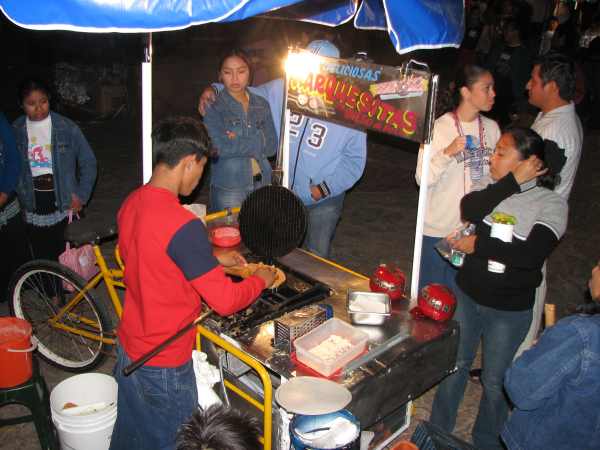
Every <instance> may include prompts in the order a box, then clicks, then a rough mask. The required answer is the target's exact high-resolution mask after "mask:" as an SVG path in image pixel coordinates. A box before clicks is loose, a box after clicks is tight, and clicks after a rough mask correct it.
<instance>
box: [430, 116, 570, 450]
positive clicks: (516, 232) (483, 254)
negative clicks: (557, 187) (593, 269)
mask: <svg viewBox="0 0 600 450" xmlns="http://www.w3.org/2000/svg"><path fill="white" fill-rule="evenodd" d="M565 160H566V158H565V157H564V152H562V151H561V150H559V149H558V147H556V145H555V144H554V143H552V142H550V141H543V140H542V138H541V137H540V136H539V135H538V134H537V133H535V132H534V131H532V130H530V129H526V128H513V129H511V130H508V131H507V132H505V133H504V134H503V135H502V136H501V138H500V140H499V141H498V144H497V145H496V149H495V151H494V154H493V155H492V158H491V160H490V176H491V178H492V183H491V184H489V185H488V187H487V188H485V189H483V190H481V191H475V192H471V193H469V194H467V195H466V196H465V197H464V198H463V199H462V202H461V212H462V218H463V220H464V221H467V222H470V223H473V224H475V225H476V234H475V235H473V236H467V237H464V238H462V239H459V240H457V241H455V242H453V247H454V248H456V249H458V250H461V251H463V252H464V253H466V254H467V257H466V258H465V262H464V265H463V266H462V267H461V269H460V270H459V273H458V275H457V279H456V281H457V285H458V287H459V289H458V290H457V292H456V294H457V298H458V307H457V311H456V314H455V316H454V319H455V320H457V321H458V322H459V324H460V342H459V349H458V355H457V361H456V365H457V371H456V372H455V373H453V374H452V375H450V376H449V377H448V378H446V379H445V380H444V381H443V382H442V383H441V384H440V386H439V388H438V391H437V393H436V396H435V400H434V403H433V407H432V415H431V421H432V422H433V423H434V424H436V425H438V426H440V427H442V428H443V429H445V430H447V431H448V432H451V431H452V429H453V428H454V425H455V422H456V414H457V411H458V406H459V403H460V401H461V400H462V397H463V395H464V391H465V388H466V383H467V380H468V377H469V368H470V367H471V364H472V363H473V360H474V359H475V355H476V353H477V348H478V346H479V342H480V340H483V346H482V349H483V372H482V384H483V395H482V398H481V403H480V405H479V413H478V416H477V420H476V422H475V426H474V428H473V442H474V444H475V445H476V446H477V448H482V449H486V450H488V449H502V448H503V447H502V444H501V443H500V439H499V434H500V430H501V427H502V425H503V423H504V421H505V420H506V417H507V415H508V402H507V400H506V397H505V395H504V392H503V386H502V384H503V378H504V373H505V371H506V369H507V368H508V367H509V366H510V364H511V362H512V359H513V357H514V354H515V352H516V351H517V348H518V347H519V344H520V343H521V341H522V340H523V338H524V337H525V335H526V333H527V330H528V329H529V324H530V322H531V313H532V307H533V302H534V293H535V288H536V287H537V286H538V285H539V283H540V281H541V279H542V275H541V268H542V265H543V263H544V261H545V259H546V258H547V257H548V255H549V254H550V253H551V252H552V250H553V249H554V247H555V246H556V245H557V243H558V241H559V239H560V238H561V237H562V235H563V234H564V232H565V229H566V224H567V212H568V209H567V203H566V201H565V200H564V199H563V198H562V197H560V196H559V195H558V194H556V193H554V192H553V191H552V190H551V189H552V188H553V187H554V184H555V182H556V181H557V179H556V176H555V174H558V173H559V172H560V169H561V168H562V166H563V165H564V162H565ZM497 213H503V214H504V215H505V217H506V216H512V217H513V222H514V225H513V229H512V235H511V233H510V229H509V235H508V236H503V237H504V239H505V240H509V239H510V238H512V241H511V242H504V241H503V240H501V239H498V238H496V237H492V235H495V234H496V231H497V229H498V226H494V217H497Z"/></svg>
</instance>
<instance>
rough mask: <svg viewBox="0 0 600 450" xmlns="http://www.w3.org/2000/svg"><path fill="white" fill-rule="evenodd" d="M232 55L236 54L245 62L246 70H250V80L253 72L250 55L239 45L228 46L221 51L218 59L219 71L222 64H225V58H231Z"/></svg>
mask: <svg viewBox="0 0 600 450" xmlns="http://www.w3.org/2000/svg"><path fill="white" fill-rule="evenodd" d="M232 56H236V57H238V58H240V59H241V60H242V61H244V62H245V63H246V65H247V66H248V70H249V71H250V77H249V79H250V80H252V74H253V73H254V71H253V70H252V62H251V61H250V55H248V53H247V52H246V51H244V50H242V49H241V48H239V47H234V48H230V49H228V50H226V51H225V52H223V54H222V55H221V60H220V61H219V72H221V70H222V69H223V64H225V60H226V59H227V58H231V57H232Z"/></svg>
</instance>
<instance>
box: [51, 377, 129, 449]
mask: <svg viewBox="0 0 600 450" xmlns="http://www.w3.org/2000/svg"><path fill="white" fill-rule="evenodd" d="M67 403H71V404H75V405H77V406H78V407H79V408H77V409H75V408H72V409H71V408H67V409H65V407H64V406H65V404H67ZM89 405H92V408H86V407H87V406H89ZM94 405H95V407H94ZM50 409H51V411H52V421H53V422H54V425H55V426H56V430H57V431H58V438H59V440H60V448H61V450H108V448H109V446H110V438H111V435H112V430H113V427H114V425H115V421H116V419H117V383H116V381H115V379H114V378H113V377H111V376H109V375H104V374H101V373H85V374H81V375H76V376H74V377H71V378H67V379H66V380H64V381H62V382H61V383H59V384H58V385H57V386H56V387H55V388H54V389H53V390H52V393H51V394H50ZM70 409H71V410H70Z"/></svg>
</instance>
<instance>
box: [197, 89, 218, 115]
mask: <svg viewBox="0 0 600 450" xmlns="http://www.w3.org/2000/svg"><path fill="white" fill-rule="evenodd" d="M216 98H217V95H216V94H215V90H214V89H213V88H212V86H208V87H206V88H204V90H203V91H202V94H200V98H199V99H198V112H199V113H200V115H201V116H204V114H206V108H208V107H209V106H210V105H212V104H213V103H214V101H215V100H216Z"/></svg>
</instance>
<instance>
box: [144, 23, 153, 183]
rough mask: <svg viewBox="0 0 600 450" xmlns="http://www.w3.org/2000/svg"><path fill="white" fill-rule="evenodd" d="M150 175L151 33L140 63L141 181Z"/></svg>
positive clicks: (147, 179) (145, 180)
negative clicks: (142, 60)
mask: <svg viewBox="0 0 600 450" xmlns="http://www.w3.org/2000/svg"><path fill="white" fill-rule="evenodd" d="M151 175H152V33H148V40H147V45H146V49H145V58H144V62H143V63H142V183H144V184H145V183H147V182H148V181H149V180H150V176H151Z"/></svg>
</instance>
